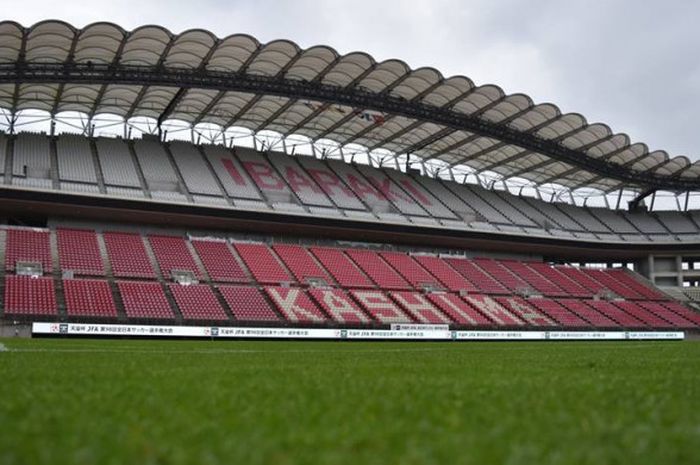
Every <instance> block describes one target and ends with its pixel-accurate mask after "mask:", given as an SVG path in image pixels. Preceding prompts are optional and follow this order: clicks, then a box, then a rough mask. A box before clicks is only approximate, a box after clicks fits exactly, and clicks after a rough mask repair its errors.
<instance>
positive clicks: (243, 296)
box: [218, 286, 280, 323]
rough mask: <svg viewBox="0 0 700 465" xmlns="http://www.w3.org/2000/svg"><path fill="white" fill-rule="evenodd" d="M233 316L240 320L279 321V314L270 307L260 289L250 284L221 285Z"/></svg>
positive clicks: (221, 290) (220, 288)
mask: <svg viewBox="0 0 700 465" xmlns="http://www.w3.org/2000/svg"><path fill="white" fill-rule="evenodd" d="M218 289H219V292H221V295H222V296H223V297H224V300H226V304H227V305H228V307H229V308H230V309H231V312H232V313H233V316H235V317H236V320H238V321H246V322H265V323H267V322H278V321H280V318H279V316H278V315H277V313H275V311H274V310H273V309H272V308H271V307H270V305H269V304H268V303H267V301H266V300H265V297H264V296H263V295H262V293H261V292H260V290H259V289H258V288H255V287H250V286H219V288H218Z"/></svg>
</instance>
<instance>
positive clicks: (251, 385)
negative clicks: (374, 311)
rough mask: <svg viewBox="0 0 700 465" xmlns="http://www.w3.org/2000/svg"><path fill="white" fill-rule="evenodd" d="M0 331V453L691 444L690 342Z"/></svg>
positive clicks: (414, 452)
mask: <svg viewBox="0 0 700 465" xmlns="http://www.w3.org/2000/svg"><path fill="white" fill-rule="evenodd" d="M0 343H2V344H3V346H4V348H5V350H3V351H2V352H0V428H1V429H0V463H1V464H3V465H7V464H52V465H60V464H86V465H87V464H89V465H96V464H125V463H130V464H139V465H148V464H188V465H189V464H198V465H206V464H226V465H239V464H240V465H244V464H245V465H249V464H275V465H284V464H377V465H391V464H401V465H405V464H421V465H424V464H475V465H483V464H491V463H493V464H577V465H578V464H596V465H601V464H623V463H624V464H635V465H638V464H684V463H698V460H700V451H699V449H698V445H700V342H694V341H685V342H617V343H607V342H595V343H586V342H575V343H571V342H557V343H521V342H510V343H497V342H489V343H391V342H380V343H365V342H271V341H253V342H248V341H244V342H243V341H151V340H149V341H143V340H99V341H98V340H76V339H72V340H71V339H65V340H56V339H54V340H18V339H17V340H15V339H4V340H0Z"/></svg>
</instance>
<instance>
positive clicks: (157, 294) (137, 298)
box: [117, 281, 175, 320]
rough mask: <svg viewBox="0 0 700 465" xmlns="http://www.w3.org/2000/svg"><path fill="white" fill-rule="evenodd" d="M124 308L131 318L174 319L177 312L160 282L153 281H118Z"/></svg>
mask: <svg viewBox="0 0 700 465" xmlns="http://www.w3.org/2000/svg"><path fill="white" fill-rule="evenodd" d="M117 287H118V288H119V293H120V294H121V296H122V301H123V302H124V310H126V315H127V316H128V317H129V318H156V319H167V320H172V319H174V318H175V314H173V311H172V310H171V309H170V304H169V303H168V299H167V298H166V297H165V292H164V291H163V287H162V286H161V285H160V283H157V282H153V281H117Z"/></svg>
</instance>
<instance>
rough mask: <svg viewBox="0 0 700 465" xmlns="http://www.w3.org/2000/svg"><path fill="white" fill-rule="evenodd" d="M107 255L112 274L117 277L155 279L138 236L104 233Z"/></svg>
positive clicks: (141, 240) (144, 248)
mask: <svg viewBox="0 0 700 465" xmlns="http://www.w3.org/2000/svg"><path fill="white" fill-rule="evenodd" d="M103 237H104V240H105V245H106V246H107V255H108V256H109V261H110V262H111V263H112V272H113V274H114V276H117V277H127V276H128V277H133V278H155V277H156V273H155V271H153V267H152V266H151V261H150V260H149V258H148V255H147V254H146V247H145V246H144V244H143V239H142V238H141V236H140V235H139V234H132V233H122V232H105V233H104V235H103Z"/></svg>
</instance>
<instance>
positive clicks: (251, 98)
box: [0, 20, 700, 192]
mask: <svg viewBox="0 0 700 465" xmlns="http://www.w3.org/2000/svg"><path fill="white" fill-rule="evenodd" d="M0 107H4V108H5V109H8V110H10V111H11V112H16V111H18V110H23V109H37V110H46V111H49V112H50V113H51V114H54V115H55V114H57V113H59V112H63V111H78V112H83V113H86V114H87V115H89V116H90V117H92V116H94V115H96V114H116V115H119V116H122V117H124V118H127V119H128V118H131V117H135V116H145V117H152V118H155V119H157V120H158V122H159V123H161V122H163V121H165V120H182V121H185V122H188V123H190V124H192V125H196V124H199V123H212V124H216V125H220V126H222V127H224V128H227V127H231V126H240V127H246V128H249V129H251V130H252V131H254V132H258V131H261V130H272V131H277V132H279V133H281V134H283V135H292V134H301V135H304V136H307V137H309V138H311V139H312V140H319V139H330V140H333V141H335V142H337V143H339V144H340V145H341V146H344V145H347V144H360V145H363V146H365V147H367V148H369V149H370V150H377V149H386V150H388V151H391V152H393V153H395V154H410V155H412V156H413V157H414V158H415V157H418V158H420V159H422V160H424V161H425V160H439V161H441V162H443V163H445V164H446V166H468V167H470V168H472V169H474V170H476V171H477V172H484V171H490V172H495V173H498V174H499V175H500V176H503V178H504V179H510V178H524V179H527V180H529V181H530V182H532V183H534V184H537V185H542V184H549V183H553V184H559V185H562V186H565V187H567V188H570V189H572V190H573V189H577V188H581V187H586V188H594V189H600V190H603V191H606V192H609V191H614V190H617V189H620V188H622V187H625V188H632V189H636V190H638V191H649V190H654V189H663V190H671V191H676V192H681V191H689V190H700V163H698V162H695V163H691V162H690V161H689V160H688V159H687V158H686V157H674V158H671V157H669V155H668V154H667V153H666V152H664V151H653V152H650V151H649V149H648V148H647V146H646V145H645V144H642V143H631V142H630V140H629V137H628V136H627V135H626V134H618V133H613V132H612V131H611V129H610V128H609V127H608V126H607V125H605V124H601V123H593V124H590V123H588V122H587V121H586V119H585V118H584V117H583V116H582V115H580V114H576V113H568V114H562V113H561V112H560V110H559V109H558V108H557V107H556V106H555V105H553V104H550V103H542V104H535V103H534V102H533V101H532V99H530V98H529V97H528V96H527V95H524V94H511V95H506V94H505V93H504V92H503V91H502V90H501V89H500V88H499V87H498V86H495V85H490V84H489V85H482V86H476V85H475V84H474V83H473V82H472V81H471V80H470V79H469V78H467V77H465V76H452V77H444V76H443V75H442V74H441V73H440V72H439V71H437V70H435V69H433V68H419V69H415V70H414V69H410V68H409V67H408V65H406V63H404V62H403V61H400V60H387V61H383V62H376V61H375V60H374V59H373V58H372V57H371V56H369V55H368V54H366V53H363V52H353V53H348V54H346V55H339V54H338V53H337V52H336V51H335V50H334V49H332V48H330V47H327V46H314V47H310V48H307V49H302V48H300V47H299V46H298V45H296V44H295V43H294V42H290V41H287V40H276V41H272V42H269V43H267V44H261V43H260V42H258V41H257V40H256V39H255V38H253V37H251V36H248V35H243V34H235V35H231V36H228V37H225V38H218V37H216V36H214V35H213V34H212V33H211V32H208V31H205V30H188V31H185V32H183V33H181V34H173V33H171V32H170V31H168V30H167V29H164V28H162V27H159V26H143V27H140V28H137V29H134V30H132V31H125V30H124V29H122V28H120V27H119V26H117V25H114V24H111V23H94V24H90V25H88V26H86V27H84V28H82V29H78V28H75V27H73V26H71V25H69V24H66V23H64V22H60V21H54V20H50V21H44V22H40V23H37V24H35V25H33V26H31V27H23V26H21V25H19V24H17V23H14V22H0Z"/></svg>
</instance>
